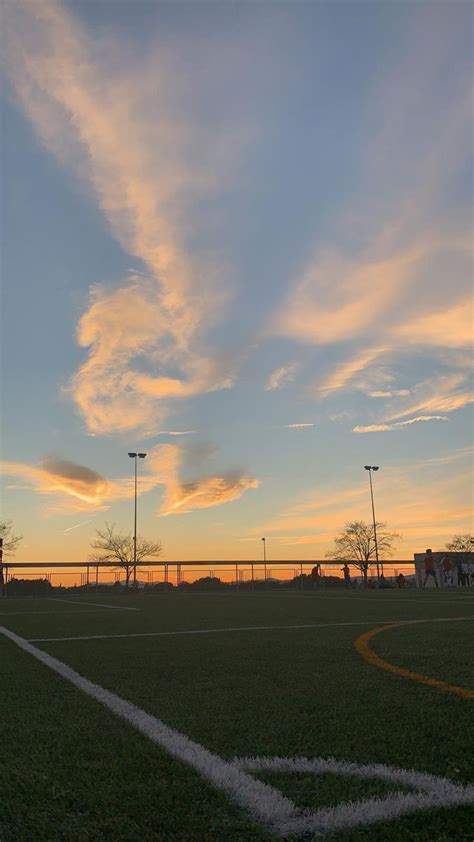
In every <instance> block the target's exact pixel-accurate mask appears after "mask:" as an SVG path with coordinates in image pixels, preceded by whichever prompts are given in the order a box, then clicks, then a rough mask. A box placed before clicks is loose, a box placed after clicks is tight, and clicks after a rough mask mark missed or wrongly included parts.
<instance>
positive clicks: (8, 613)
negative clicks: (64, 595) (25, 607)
mask: <svg viewBox="0 0 474 842" xmlns="http://www.w3.org/2000/svg"><path fill="white" fill-rule="evenodd" d="M98 612H100V613H103V612H104V609H103V608H96V609H95V610H92V611H87V610H86V611H84V610H82V609H81V608H79V609H78V610H77V611H0V617H19V616H27V615H28V616H29V615H30V614H40V615H50V614H65V615H66V616H67V617H71V616H72V615H73V614H97V613H98Z"/></svg>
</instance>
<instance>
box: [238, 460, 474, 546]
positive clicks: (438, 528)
mask: <svg viewBox="0 0 474 842" xmlns="http://www.w3.org/2000/svg"><path fill="white" fill-rule="evenodd" d="M469 462H471V463H472V450H471V449H465V448H464V449H461V450H458V451H453V452H450V453H448V454H443V455H442V456H439V457H435V458H433V459H420V460H417V461H416V462H413V463H409V464H406V465H397V466H386V467H382V469H381V471H380V472H379V473H378V474H377V483H376V486H377V487H376V506H377V517H378V518H379V519H380V520H382V521H386V522H388V524H389V526H390V528H392V529H395V530H396V531H398V532H400V533H401V534H402V538H403V541H402V543H401V545H400V553H399V555H401V557H410V555H411V553H412V552H414V551H415V550H417V549H419V547H420V544H425V543H426V542H427V543H426V546H430V538H436V539H437V541H438V544H439V546H441V547H442V546H443V545H444V544H445V543H446V542H447V541H448V540H449V538H450V537H451V536H452V535H453V534H454V533H456V532H460V531H462V532H468V531H470V530H472V504H471V501H472V483H471V471H467V470H465V466H466V463H469ZM370 519H371V511H370V498H369V491H368V486H367V484H366V483H357V484H356V485H353V486H352V487H348V488H334V489H332V490H331V488H327V487H324V488H323V489H319V490H315V492H313V493H312V494H311V495H306V496H305V497H303V498H302V499H300V500H296V501H295V502H294V503H293V505H291V506H290V507H288V508H286V509H285V510H283V511H282V512H281V513H280V514H279V515H278V516H277V517H276V518H274V519H273V520H271V521H269V522H266V523H263V524H260V525H259V526H258V527H256V528H255V529H254V530H252V532H253V533H254V535H269V536H270V537H271V538H272V540H274V541H279V542H280V541H281V542H282V543H284V544H287V543H292V544H301V545H311V546H312V555H313V557H322V556H323V555H324V552H325V551H326V550H327V549H329V547H330V546H331V545H332V541H333V538H334V536H335V535H336V534H337V533H338V532H339V531H340V530H341V529H343V527H344V524H345V523H347V522H349V521H351V520H370ZM397 554H398V553H397Z"/></svg>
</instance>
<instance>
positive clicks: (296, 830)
mask: <svg viewBox="0 0 474 842" xmlns="http://www.w3.org/2000/svg"><path fill="white" fill-rule="evenodd" d="M233 763H234V765H235V766H237V768H238V769H242V770H245V771H248V772H280V773H281V772H283V773H287V774H291V773H295V772H300V773H301V772H303V773H304V772H305V773H307V774H315V775H321V774H324V773H327V772H330V773H332V774H336V775H351V776H356V777H360V778H378V779H380V780H384V781H388V782H392V783H394V784H397V783H398V784H403V785H405V786H411V787H413V788H414V789H415V790H416V791H415V792H410V793H406V794H405V793H401V792H396V793H392V794H390V795H388V796H386V797H384V798H369V799H367V800H365V801H355V802H349V803H346V804H338V805H337V806H335V807H329V808H328V807H325V808H322V809H320V810H316V812H314V813H309V812H306V811H305V813H304V814H303V815H302V814H301V813H300V815H296V816H294V817H292V818H290V819H289V820H287V821H286V822H284V823H283V824H281V823H280V825H279V828H278V830H279V833H280V835H282V836H283V835H285V834H286V835H292V836H305V835H307V834H309V833H312V834H314V835H316V836H325V835H326V834H331V833H334V831H336V830H341V829H343V828H350V827H355V826H357V825H361V824H369V823H373V822H378V821H387V819H395V818H398V817H399V816H402V815H406V814H407V813H411V812H416V811H418V810H427V809H430V808H431V807H447V806H455V805H460V804H474V786H472V785H468V786H460V785H457V784H454V783H453V782H452V781H449V780H447V779H446V778H438V777H435V776H434V775H429V774H426V773H423V772H416V771H414V770H408V769H396V768H393V767H390V766H384V765H382V764H371V765H359V764H358V763H350V762H347V761H341V760H335V759H334V758H333V757H330V758H324V757H316V758H313V759H308V758H306V757H296V758H288V757H241V758H239V757H237V758H235V759H234V761H233Z"/></svg>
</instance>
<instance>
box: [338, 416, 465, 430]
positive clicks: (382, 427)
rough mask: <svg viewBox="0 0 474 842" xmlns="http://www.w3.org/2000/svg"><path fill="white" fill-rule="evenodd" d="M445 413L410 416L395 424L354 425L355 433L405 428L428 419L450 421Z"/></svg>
mask: <svg viewBox="0 0 474 842" xmlns="http://www.w3.org/2000/svg"><path fill="white" fill-rule="evenodd" d="M448 420H449V419H448V418H446V417H445V416H444V415H418V417H417V418H409V419H408V420H407V421H398V422H396V423H395V424H369V425H367V426H365V427H354V428H353V430H352V432H353V433H386V432H389V431H391V430H403V429H404V428H406V427H410V426H411V425H412V424H422V423H424V422H426V421H448Z"/></svg>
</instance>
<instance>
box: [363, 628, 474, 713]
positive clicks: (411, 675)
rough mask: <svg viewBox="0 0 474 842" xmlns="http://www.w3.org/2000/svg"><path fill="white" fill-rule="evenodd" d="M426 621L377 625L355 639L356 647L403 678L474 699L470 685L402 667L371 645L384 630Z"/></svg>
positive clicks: (371, 659) (375, 663)
mask: <svg viewBox="0 0 474 842" xmlns="http://www.w3.org/2000/svg"><path fill="white" fill-rule="evenodd" d="M452 620H474V617H452ZM424 622H427V621H426V620H402V621H400V622H395V623H390V624H384V625H381V626H377V627H376V628H375V629H371V630H370V631H367V632H364V634H361V635H360V637H358V638H357V640H356V641H355V643H354V647H355V649H356V651H357V652H358V653H359V655H362V657H363V658H364V660H365V661H367V662H368V663H369V664H372V665H373V666H374V667H378V668H379V669H382V670H385V671H386V672H391V673H393V674H394V675H398V676H400V677H401V678H407V679H409V680H411V681H416V682H418V684H426V685H428V686H429V687H436V689H437V690H443V691H445V692H447V693H454V694H455V695H457V696H462V697H463V698H465V699H474V690H470V689H469V688H468V687H459V686H458V685H457V684H450V683H449V682H448V681H442V680H441V679H437V678H430V677H429V676H428V675H423V674H422V673H419V672H414V671H413V670H409V669H406V667H400V666H398V665H397V664H392V663H391V662H390V661H386V660H385V659H384V658H381V657H380V656H379V655H377V654H376V653H375V652H374V651H373V649H371V647H370V645H369V641H371V640H373V638H374V637H376V636H377V635H379V634H381V633H382V632H383V631H388V630H389V629H397V628H401V627H403V626H411V625H415V624H418V623H424ZM428 622H429V621H428Z"/></svg>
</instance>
